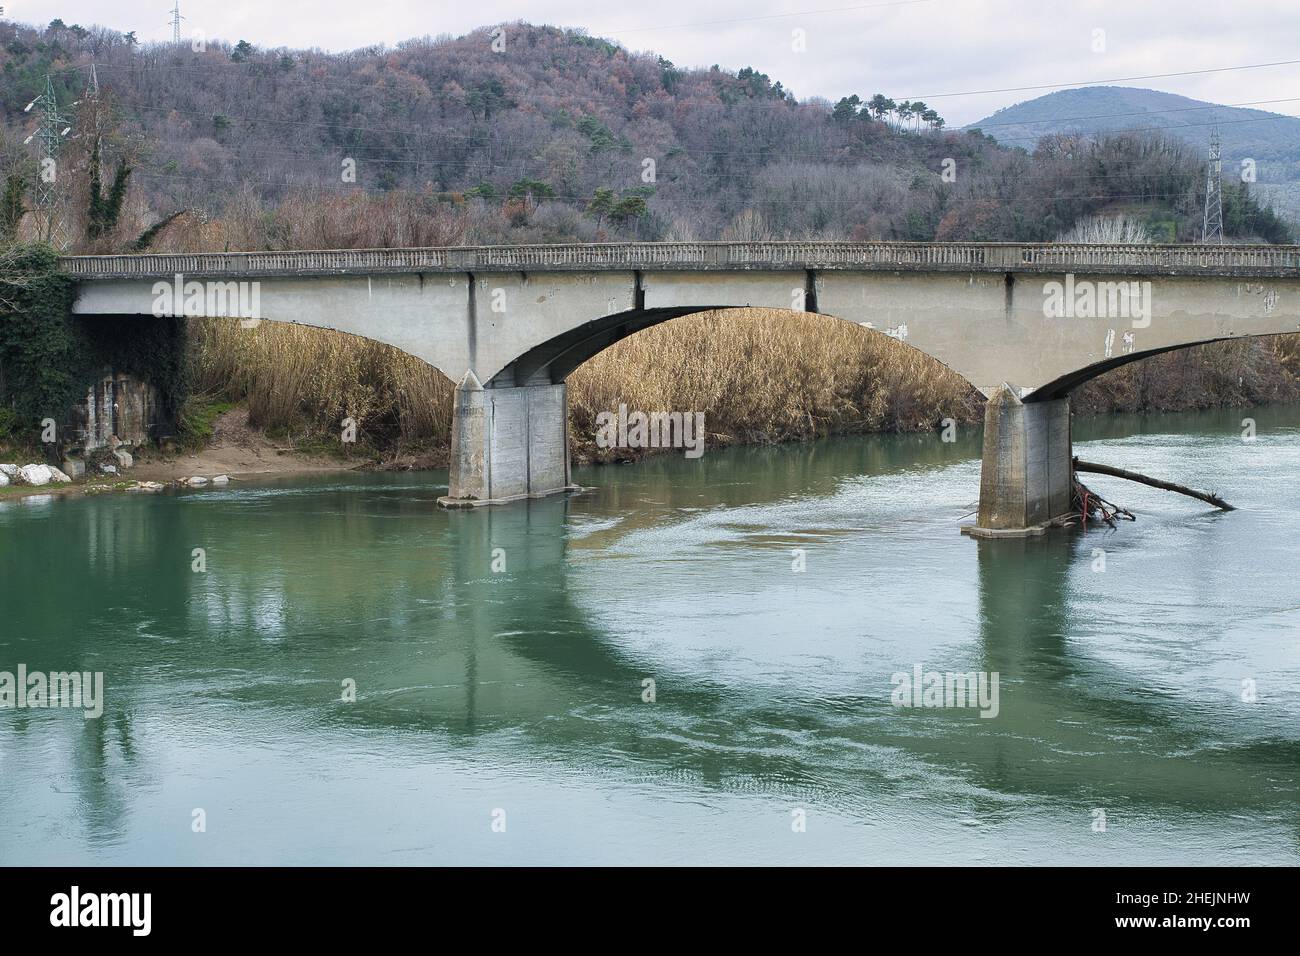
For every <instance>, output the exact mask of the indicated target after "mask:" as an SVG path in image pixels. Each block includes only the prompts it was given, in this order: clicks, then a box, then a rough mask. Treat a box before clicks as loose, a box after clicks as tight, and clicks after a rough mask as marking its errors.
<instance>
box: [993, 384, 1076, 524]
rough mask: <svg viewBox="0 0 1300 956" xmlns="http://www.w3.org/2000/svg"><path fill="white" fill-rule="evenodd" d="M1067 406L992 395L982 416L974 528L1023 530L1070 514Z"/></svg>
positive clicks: (1005, 392)
mask: <svg viewBox="0 0 1300 956" xmlns="http://www.w3.org/2000/svg"><path fill="white" fill-rule="evenodd" d="M1071 454H1072V452H1071V447H1070V400H1069V399H1064V398H1063V399H1057V400H1055V401H1045V402H1022V401H1021V400H1020V398H1019V397H1018V396H1017V395H1016V390H1015V389H1014V388H1013V387H1008V386H1004V387H1002V388H1000V389H998V390H997V391H996V392H995V393H994V394H993V396H992V397H991V398H990V399H989V401H988V405H987V406H986V407H985V412H984V460H983V468H982V470H981V473H980V506H979V517H978V520H977V521H976V528H977V529H982V530H986V531H994V532H996V531H1010V530H1023V529H1026V528H1033V527H1036V526H1041V525H1045V524H1047V523H1048V522H1051V521H1052V520H1054V519H1056V518H1060V517H1062V516H1064V515H1067V514H1069V513H1070V492H1071V481H1070V476H1071Z"/></svg>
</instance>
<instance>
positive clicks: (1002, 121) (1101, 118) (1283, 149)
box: [967, 86, 1300, 215]
mask: <svg viewBox="0 0 1300 956" xmlns="http://www.w3.org/2000/svg"><path fill="white" fill-rule="evenodd" d="M1215 126H1217V127H1218V129H1219V138H1220V140H1221V142H1222V144H1223V172H1224V176H1225V178H1226V177H1229V176H1232V177H1239V176H1240V175H1241V170H1242V160H1246V159H1253V160H1254V161H1255V169H1256V174H1257V177H1258V183H1259V187H1260V188H1259V189H1258V194H1259V195H1260V196H1261V197H1264V198H1267V199H1268V200H1271V201H1273V202H1275V203H1277V205H1278V207H1279V209H1283V210H1286V211H1288V212H1290V213H1291V214H1292V215H1295V214H1296V213H1297V212H1300V118H1296V117H1294V116H1283V115H1281V114H1278V113H1269V112H1266V111H1264V110H1258V109H1247V108H1244V107H1238V106H1221V105H1219V104H1216V103H1206V102H1204V101H1202V100H1193V99H1190V98H1188V97H1186V96H1178V95H1177V94H1175V93H1162V92H1160V91H1159V90H1143V89H1138V88H1136V87H1128V86H1091V87H1086V88H1084V89H1078V90H1060V91H1058V92H1056V93H1048V94H1047V95H1046V96H1040V97H1038V98H1037V99H1033V100H1029V101H1027V102H1024V103H1017V104H1015V105H1014V106H1008V107H1006V108H1005V109H1001V110H998V111H997V112H996V113H994V114H993V115H992V116H986V117H985V118H984V119H982V120H980V121H978V122H976V123H971V124H970V126H968V127H967V129H979V130H981V131H982V132H984V133H986V134H987V135H989V136H992V137H993V138H994V139H996V140H997V141H998V142H999V143H1002V144H1003V145H1006V146H1020V147H1023V148H1025V149H1027V150H1030V151H1032V150H1033V148H1034V146H1035V144H1036V143H1037V142H1038V140H1039V138H1040V137H1042V136H1047V135H1050V134H1057V133H1103V132H1115V131H1122V130H1134V129H1144V130H1163V131H1167V132H1168V133H1170V134H1172V135H1174V136H1177V137H1179V138H1180V139H1183V140H1186V141H1187V142H1188V143H1189V144H1191V145H1193V146H1195V147H1196V148H1197V149H1199V150H1204V149H1205V148H1206V147H1207V146H1208V144H1209V140H1210V131H1211V129H1212V128H1214V127H1215Z"/></svg>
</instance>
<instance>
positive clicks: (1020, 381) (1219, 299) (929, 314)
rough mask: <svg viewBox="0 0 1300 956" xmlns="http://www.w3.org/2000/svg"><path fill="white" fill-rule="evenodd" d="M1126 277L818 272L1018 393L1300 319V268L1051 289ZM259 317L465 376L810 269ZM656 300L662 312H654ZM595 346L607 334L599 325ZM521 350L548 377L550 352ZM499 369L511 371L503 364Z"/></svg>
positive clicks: (102, 302) (972, 372)
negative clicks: (1080, 298)
mask: <svg viewBox="0 0 1300 956" xmlns="http://www.w3.org/2000/svg"><path fill="white" fill-rule="evenodd" d="M1121 278H1125V277H1117V276H1092V277H1089V276H1083V275H1080V276H1074V277H1073V278H1071V279H1067V277H1066V275H1065V274H1063V273H1062V274H1046V273H997V272H968V273H958V272H952V271H945V272H932V273H927V272H917V271H906V272H904V271H899V272H883V271H871V272H853V271H847V270H845V271H827V272H822V273H817V274H816V275H815V279H814V282H813V288H814V291H815V295H814V296H813V297H812V300H813V301H808V302H807V303H806V308H809V309H811V308H813V304H814V301H815V305H816V309H817V311H819V312H822V313H825V314H828V315H833V316H837V317H839V318H841V319H845V320H847V321H850V322H855V323H858V324H860V325H862V326H864V327H867V328H871V329H874V330H876V331H879V332H882V333H884V334H887V335H891V336H893V337H894V338H896V339H898V340H899V341H901V342H904V343H906V344H908V345H910V346H912V347H914V348H917V349H919V350H920V351H922V352H925V353H926V354H928V355H931V356H933V357H934V358H936V359H938V360H939V361H941V362H943V363H944V364H945V365H947V366H948V367H950V368H952V369H953V370H955V371H956V372H957V373H959V374H960V375H962V376H963V377H965V378H966V379H967V380H969V381H970V382H972V383H973V384H975V385H976V386H977V387H979V388H980V389H981V390H982V391H984V393H985V394H986V395H989V394H992V393H993V392H994V391H995V390H996V389H997V388H998V387H999V386H1000V385H1001V384H1002V383H1003V382H1012V383H1014V384H1015V385H1016V386H1017V388H1018V389H1019V390H1020V395H1021V397H1024V396H1026V395H1029V394H1031V393H1032V392H1034V391H1035V390H1037V389H1039V388H1043V387H1049V388H1051V387H1053V386H1057V387H1059V386H1061V384H1062V382H1064V381H1065V380H1066V379H1067V378H1068V377H1070V376H1072V375H1076V373H1078V372H1079V371H1080V370H1085V371H1084V375H1085V377H1086V376H1088V375H1091V374H1095V373H1096V372H1099V371H1101V370H1103V369H1104V368H1105V367H1107V366H1108V365H1110V364H1114V363H1117V362H1123V361H1127V360H1131V359H1133V358H1138V357H1141V356H1142V355H1144V354H1150V353H1152V352H1156V351H1161V350H1164V349H1168V348H1171V347H1177V346H1182V345H1188V344H1194V343H1198V342H1206V341H1213V340H1215V339H1223V338H1234V337H1238V336H1243V335H1260V334H1277V333H1282V332H1294V331H1298V330H1300V279H1291V278H1242V277H1232V276H1225V277H1222V278H1206V277H1198V276H1153V277H1141V276H1134V277H1129V278H1131V280H1132V281H1135V282H1139V283H1146V285H1140V286H1139V288H1140V289H1141V290H1142V294H1143V297H1144V301H1145V302H1146V303H1149V308H1150V311H1149V314H1148V315H1147V316H1145V317H1141V318H1133V317H1130V316H1124V315H1090V316H1082V315H1081V316H1070V317H1054V316H1050V315H1047V314H1045V310H1044V303H1045V302H1046V301H1047V298H1048V290H1049V288H1050V286H1051V284H1052V283H1058V284H1060V285H1062V286H1064V285H1065V284H1066V283H1067V282H1070V283H1071V284H1072V285H1073V287H1076V288H1082V284H1085V283H1089V282H1092V283H1097V284H1101V283H1112V282H1115V281H1118V279H1121ZM258 281H259V282H260V306H261V317H263V318H266V319H270V320H273V321H287V322H297V323H300V324H304V325H314V326H320V327H322V328H330V329H338V330H340V331H343V332H350V333H352V334H355V335H362V336H365V337H367V338H371V339H375V340H377V341H380V342H386V343H388V344H390V345H394V346H396V347H397V348H400V349H402V350H403V351H406V352H409V353H411V354H412V355H416V356H418V357H419V358H422V359H424V360H425V361H427V362H429V363H430V364H431V365H433V366H434V367H436V368H438V369H440V370H442V371H443V372H444V373H445V374H446V375H447V376H448V377H449V378H451V379H452V380H453V381H459V380H460V378H461V377H462V376H463V375H464V373H465V371H466V370H472V371H473V372H474V373H475V376H476V377H477V378H478V380H479V381H480V382H483V383H491V384H498V385H511V384H519V385H522V384H524V383H523V382H517V381H515V380H514V378H513V377H512V373H511V371H510V370H511V369H513V368H514V367H515V363H516V362H517V361H518V360H520V359H521V358H525V357H527V356H528V355H529V354H530V353H532V354H534V355H542V354H548V353H546V348H547V346H548V344H551V343H554V342H555V341H556V339H557V338H559V337H560V336H564V335H572V334H573V333H575V331H577V332H581V330H583V329H584V328H592V329H596V328H600V327H602V326H601V320H603V319H606V318H607V317H608V316H611V315H627V316H629V318H630V319H632V321H628V322H626V323H622V324H621V325H620V326H619V327H620V328H626V329H628V330H633V329H635V328H639V327H643V325H644V324H645V323H638V322H636V321H634V320H635V317H636V315H637V314H638V310H639V309H645V310H656V309H662V310H675V311H665V312H664V313H662V317H663V318H669V317H671V316H672V315H679V314H682V312H681V311H680V310H689V309H695V308H698V309H705V308H712V307H727V306H759V307H767V308H782V309H792V308H796V307H797V306H798V304H799V302H798V293H799V292H800V291H801V290H804V289H805V287H806V285H807V281H808V274H807V273H806V272H803V271H798V270H788V269H787V270H770V271H762V270H750V271H713V272H669V271H656V272H649V273H644V274H641V275H640V276H638V275H637V274H636V273H633V272H628V271H609V272H577V271H567V272H551V273H547V272H537V273H492V274H490V275H485V276H474V277H472V279H471V277H470V276H468V275H465V274H457V273H428V274H423V273H419V274H381V275H373V276H366V275H328V276H318V277H292V278H288V277H286V278H263V279H260V280H258ZM153 287H154V283H153V282H151V281H149V280H142V279H92V280H85V281H83V282H82V283H81V285H80V287H79V288H80V294H79V296H78V299H77V303H76V306H75V310H76V312H78V313H79V314H83V315H91V314H108V315H131V314H137V315H149V314H152V309H153V302H154V293H153ZM647 314H651V315H653V313H647ZM593 341H597V345H598V346H599V347H603V346H604V345H607V344H609V339H608V338H600V339H599V340H593ZM520 365H521V366H522V367H525V368H527V369H528V374H529V375H530V376H540V377H539V378H538V379H537V380H538V381H540V382H542V383H546V382H548V369H547V368H546V367H545V366H544V363H538V362H533V363H531V364H530V363H529V362H527V361H524V362H521V363H520ZM503 372H504V374H503Z"/></svg>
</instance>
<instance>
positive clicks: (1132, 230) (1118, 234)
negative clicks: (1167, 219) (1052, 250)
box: [1056, 216, 1153, 245]
mask: <svg viewBox="0 0 1300 956" xmlns="http://www.w3.org/2000/svg"><path fill="white" fill-rule="evenodd" d="M1056 241H1057V242H1103V243H1125V244H1134V245H1144V244H1149V243H1151V242H1152V241H1153V240H1152V238H1151V233H1150V231H1149V230H1148V229H1147V227H1146V226H1144V225H1143V224H1142V223H1141V222H1139V221H1138V220H1136V219H1133V218H1130V217H1129V216H1088V217H1086V218H1084V219H1080V220H1079V221H1078V222H1076V223H1075V224H1074V227H1073V228H1072V229H1070V230H1069V231H1068V232H1063V233H1061V235H1059V236H1057V237H1056Z"/></svg>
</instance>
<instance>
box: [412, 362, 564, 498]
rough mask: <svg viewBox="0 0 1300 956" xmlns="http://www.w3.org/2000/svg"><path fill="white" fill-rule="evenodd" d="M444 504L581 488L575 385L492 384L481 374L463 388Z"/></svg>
mask: <svg viewBox="0 0 1300 956" xmlns="http://www.w3.org/2000/svg"><path fill="white" fill-rule="evenodd" d="M448 477H449V480H448V485H449V487H448V489H447V495H446V497H443V498H439V499H438V504H440V505H442V506H443V507H444V508H472V507H475V506H477V505H492V504H500V503H502V502H506V501H515V500H518V499H520V498H539V497H541V496H543V495H551V494H555V493H557V492H561V491H571V490H574V489H575V488H576V486H575V485H573V484H571V483H570V480H569V402H568V392H567V387H566V386H565V385H564V383H560V384H558V385H552V384H546V385H520V386H508V387H505V388H484V387H483V385H482V384H480V382H479V380H478V378H477V377H475V375H474V373H473V372H466V373H465V377H464V378H463V379H461V382H460V384H459V385H457V386H456V397H455V401H454V404H453V410H452V423H451V461H450V463H449V476H448Z"/></svg>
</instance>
